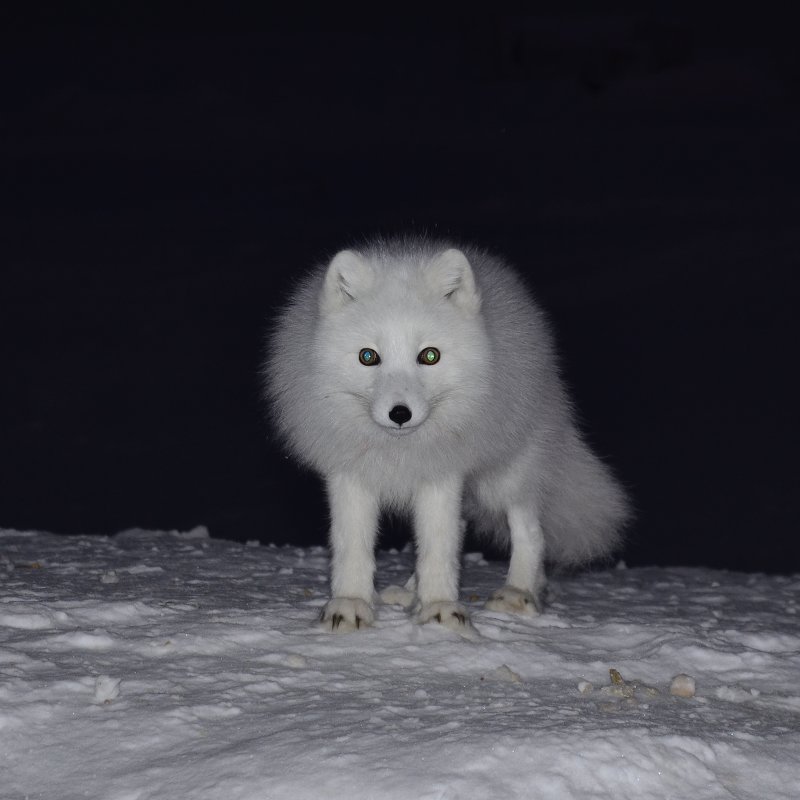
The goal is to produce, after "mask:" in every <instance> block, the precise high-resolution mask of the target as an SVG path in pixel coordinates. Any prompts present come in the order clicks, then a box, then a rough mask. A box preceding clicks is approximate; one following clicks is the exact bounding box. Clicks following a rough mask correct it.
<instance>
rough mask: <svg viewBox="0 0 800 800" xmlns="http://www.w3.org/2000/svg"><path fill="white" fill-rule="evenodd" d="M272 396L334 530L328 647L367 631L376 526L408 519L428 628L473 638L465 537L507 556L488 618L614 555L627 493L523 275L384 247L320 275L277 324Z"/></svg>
mask: <svg viewBox="0 0 800 800" xmlns="http://www.w3.org/2000/svg"><path fill="white" fill-rule="evenodd" d="M264 377H265V390H266V395H267V398H268V400H270V401H271V403H272V408H273V412H274V419H275V422H276V425H277V428H278V430H279V431H280V433H281V434H282V436H283V438H284V440H285V442H286V444H287V445H288V447H289V449H290V451H291V452H292V453H293V454H294V455H295V456H296V457H297V458H298V459H299V460H300V461H301V462H303V463H305V464H306V465H308V466H310V467H312V468H313V469H314V470H316V471H317V472H318V473H319V474H320V475H321V476H322V478H323V479H324V482H325V485H326V487H327V493H328V500H329V505H330V513H331V528H330V545H331V550H332V567H331V572H332V574H331V589H332V599H331V600H330V601H329V602H328V603H327V605H326V606H325V607H324V609H323V611H322V615H321V618H320V619H321V621H322V623H323V625H324V626H325V627H326V628H327V629H329V630H333V631H352V630H355V629H357V628H360V627H362V626H366V625H369V624H371V623H372V622H373V621H374V611H373V602H374V584H373V580H374V572H375V555H374V550H375V540H376V535H377V528H378V519H379V514H380V511H381V509H394V510H399V511H403V512H406V513H409V514H410V516H411V519H412V521H413V525H414V536H415V542H416V552H417V563H416V572H415V575H414V576H412V578H411V579H410V581H409V583H408V584H407V590H408V600H409V605H411V604H413V603H415V611H416V619H417V620H418V621H419V622H423V623H424V622H430V621H436V622H438V623H441V624H443V625H445V626H447V627H452V628H456V629H458V628H461V627H463V626H469V624H470V622H469V614H468V613H467V610H466V609H465V608H464V606H462V605H461V604H460V603H459V601H458V580H459V563H460V550H461V542H462V535H463V531H464V528H465V524H466V520H471V521H473V522H474V524H475V526H476V529H477V530H478V531H481V532H484V533H490V534H493V535H494V536H496V537H497V539H498V540H499V541H501V542H505V543H509V544H510V547H511V560H510V565H509V570H508V575H507V578H506V581H505V585H504V586H503V587H501V588H499V589H498V590H497V591H496V592H495V593H494V594H493V595H492V596H491V598H490V599H489V602H488V603H487V607H489V608H490V609H493V610H500V611H509V612H516V613H519V614H523V615H533V614H535V613H537V612H538V611H539V610H540V609H541V602H542V592H543V589H544V588H545V572H544V563H545V559H547V560H548V561H550V562H555V563H561V564H580V563H584V562H586V561H588V560H590V559H592V558H593V557H596V556H600V555H603V554H606V553H608V551H609V550H610V549H611V548H612V547H613V546H614V545H615V544H616V542H617V540H618V534H619V531H620V528H621V527H622V526H623V524H624V523H625V521H626V519H627V516H628V504H627V500H626V497H625V493H624V491H623V490H622V488H621V487H620V486H619V484H618V483H617V482H616V481H615V480H614V478H613V477H612V475H611V473H610V471H609V470H608V468H607V467H606V466H605V465H604V464H603V463H602V462H601V461H600V460H599V459H598V458H597V457H596V456H595V455H594V454H593V453H592V452H591V450H590V449H589V447H588V446H587V445H586V443H585V442H584V441H583V439H582V438H581V434H580V433H579V431H578V429H577V427H576V425H575V422H574V419H573V413H572V410H571V407H570V401H569V399H568V397H567V393H566V391H565V389H564V386H563V384H562V382H561V380H560V378H559V373H558V367H557V363H556V356H555V352H554V347H553V342H552V337H551V334H550V329H549V326H548V324H547V321H546V319H545V317H544V315H543V313H542V311H541V310H540V309H539V308H538V306H537V305H536V303H535V302H534V300H533V298H532V297H531V295H530V293H529V292H528V291H527V289H526V287H525V286H524V285H523V283H522V281H521V280H520V279H519V278H518V277H517V275H516V274H515V273H514V272H513V271H512V270H511V269H510V268H509V267H507V266H506V265H505V264H504V263H503V262H502V261H500V260H499V259H497V258H495V257H493V256H490V255H489V254H487V253H486V252H484V251H483V250H480V249H476V248H473V247H464V248H462V249H456V248H455V247H452V246H451V245H450V244H449V243H447V242H442V241H434V240H429V239H427V238H404V239H395V240H382V239H379V240H374V241H371V242H370V243H368V244H367V245H366V246H363V247H359V248H358V250H342V251H341V252H340V253H338V254H337V255H335V256H334V257H333V259H332V260H331V261H330V263H328V264H325V265H322V266H321V267H319V268H318V269H317V270H316V271H314V272H313V273H312V274H311V275H310V276H309V277H308V278H307V279H306V280H305V281H304V282H303V283H302V284H301V285H300V286H299V287H298V288H297V290H296V291H295V293H294V295H293V297H292V298H291V300H290V302H289V303H288V305H287V306H286V307H285V308H284V310H283V311H282V312H281V314H280V315H279V318H278V320H277V324H276V326H275V329H274V331H273V334H272V336H271V339H270V343H269V352H268V356H267V360H266V363H265V365H264Z"/></svg>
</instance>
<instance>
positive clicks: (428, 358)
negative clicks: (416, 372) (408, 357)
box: [417, 347, 442, 364]
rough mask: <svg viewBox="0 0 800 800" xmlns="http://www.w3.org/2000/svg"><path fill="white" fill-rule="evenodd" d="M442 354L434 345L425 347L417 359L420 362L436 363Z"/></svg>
mask: <svg viewBox="0 0 800 800" xmlns="http://www.w3.org/2000/svg"><path fill="white" fill-rule="evenodd" d="M441 357H442V354H441V353H440V352H439V351H438V350H437V349H436V348H435V347H426V348H425V349H424V350H423V351H422V352H421V353H420V354H419V355H418V356H417V361H418V362H419V363H420V364H436V363H438V361H439V359H440V358H441Z"/></svg>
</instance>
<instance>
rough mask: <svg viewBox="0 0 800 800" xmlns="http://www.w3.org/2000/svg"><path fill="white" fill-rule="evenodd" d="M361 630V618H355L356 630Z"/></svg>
mask: <svg viewBox="0 0 800 800" xmlns="http://www.w3.org/2000/svg"><path fill="white" fill-rule="evenodd" d="M360 628H361V617H356V630H359V629H360Z"/></svg>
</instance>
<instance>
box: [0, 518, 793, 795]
mask: <svg viewBox="0 0 800 800" xmlns="http://www.w3.org/2000/svg"><path fill="white" fill-rule="evenodd" d="M411 560H412V557H411V554H410V553H381V554H380V557H379V578H378V580H379V588H380V587H384V586H386V585H387V584H389V583H401V582H403V581H404V580H405V578H406V577H407V576H408V574H409V573H410V571H411ZM464 566H465V569H464V575H463V582H462V587H463V598H464V599H465V601H466V602H467V603H468V604H469V605H470V606H471V607H472V608H473V609H474V612H473V619H474V624H475V629H476V631H477V632H478V633H479V634H480V635H479V637H475V638H473V639H464V638H460V637H459V636H458V635H457V634H454V633H452V632H449V631H447V630H444V629H442V628H440V627H438V626H435V625H427V626H423V627H420V626H418V625H416V624H414V623H413V622H412V621H411V620H410V619H409V616H408V614H407V613H406V612H405V611H403V610H402V609H401V608H400V607H397V606H382V607H380V609H379V615H378V620H377V624H376V625H375V627H374V628H371V629H368V630H366V631H362V632H359V633H355V634H344V635H333V634H328V633H324V632H321V631H320V630H318V629H317V628H316V626H315V625H314V624H313V620H314V619H315V616H316V615H317V614H318V613H319V610H320V608H321V606H322V604H323V603H324V601H325V599H326V597H327V590H328V586H327V568H328V558H327V553H326V552H325V551H324V550H323V549H319V548H316V549H306V550H301V549H296V548H275V547H259V546H244V545H240V544H237V543H234V542H228V541H222V540H216V539H210V538H208V536H207V534H206V532H205V530H204V529H197V530H194V531H190V532H188V533H163V532H162V533H156V532H146V531H140V530H135V531H127V532H124V533H121V534H118V535H116V536H113V537H110V538H99V537H64V536H53V535H49V534H45V533H19V532H12V531H3V532H0V599H1V601H2V602H0V797H2V798H4V800H5V798H9V799H11V798H15V799H16V798H19V800H22V798H30V799H31V800H33V799H34V798H48V800H49V799H50V798H53V799H55V798H58V800H71V799H72V798H79V797H80V798H98V800H99V799H100V798H102V800H144V799H145V798H187V799H189V798H191V800H203V799H204V798H220V799H224V800H237V799H239V798H242V799H244V798H254V799H255V798H259V800H261V799H263V798H293V799H294V800H297V799H298V798H347V800H357V799H358V798H413V799H414V800H421V799H422V798H437V799H439V798H465V799H466V798H469V800H473V798H517V797H520V798H522V797H524V798H530V797H536V798H559V799H560V800H563V799H564V798H601V797H602V798H614V799H615V800H622V799H623V798H637V800H642V799H645V800H646V799H647V798H667V797H669V798H692V800H704V798H714V800H717V798H737V799H738V798H754V799H755V798H758V800H763V798H770V800H780V799H781V798H786V799H787V800H788V799H789V798H791V799H792V800H796V798H797V797H800V630H798V604H800V576H794V577H778V576H764V575H746V574H737V573H724V572H711V571H707V570H699V569H612V570H604V571H599V572H592V573H587V574H582V575H575V576H569V577H561V578H556V579H554V580H553V582H552V596H551V600H550V605H549V606H548V608H547V610H546V613H545V614H543V615H542V616H540V617H538V618H534V619H520V618H514V617H512V616H508V615H504V614H498V613H492V612H488V611H485V610H482V608H481V602H482V601H483V600H484V599H485V598H486V596H487V594H488V592H489V591H490V590H491V589H492V588H495V587H497V586H498V585H500V583H501V580H502V565H500V564H495V563H492V564H487V563H486V562H485V561H484V560H483V559H482V558H481V557H480V556H479V555H477V554H469V555H467V556H466V557H465V561H464ZM610 670H616V673H614V674H613V676H612V674H611V673H610ZM681 673H684V674H686V675H688V676H690V677H691V678H693V679H694V683H695V686H696V693H695V695H694V696H690V697H679V696H674V695H672V694H671V693H670V682H671V680H672V679H673V677H674V676H676V675H678V674H681ZM614 681H616V682H614ZM685 683H686V684H687V685H688V689H689V692H688V693H689V694H691V681H688V680H686V681H685Z"/></svg>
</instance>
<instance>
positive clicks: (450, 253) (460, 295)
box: [425, 247, 481, 312]
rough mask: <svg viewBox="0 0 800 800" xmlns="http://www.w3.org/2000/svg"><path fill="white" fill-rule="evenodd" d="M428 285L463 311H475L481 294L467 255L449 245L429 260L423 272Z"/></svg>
mask: <svg viewBox="0 0 800 800" xmlns="http://www.w3.org/2000/svg"><path fill="white" fill-rule="evenodd" d="M425 278H426V281H427V283H428V285H429V286H430V287H431V289H432V290H433V291H435V292H436V294H437V295H439V296H440V297H446V298H447V299H448V300H450V301H451V302H452V303H454V304H455V305H457V306H458V307H459V308H463V309H464V310H465V311H472V312H476V311H478V309H479V308H480V306H481V296H480V293H479V292H478V287H477V286H475V276H474V275H473V273H472V267H471V266H470V264H469V261H468V260H467V257H466V256H465V255H464V254H463V253H462V252H461V251H460V250H456V249H455V248H453V247H451V248H450V249H449V250H445V251H444V252H443V253H440V254H439V255H438V256H436V258H435V259H434V260H433V261H431V263H430V265H429V266H428V269H427V270H426V273H425Z"/></svg>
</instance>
